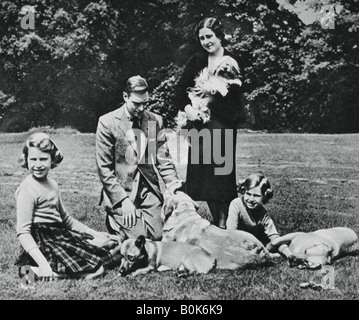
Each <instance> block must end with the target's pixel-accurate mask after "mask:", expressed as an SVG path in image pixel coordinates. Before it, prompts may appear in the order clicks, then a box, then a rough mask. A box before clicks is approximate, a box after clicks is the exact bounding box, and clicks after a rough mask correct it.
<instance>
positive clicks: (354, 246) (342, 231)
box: [271, 227, 359, 269]
mask: <svg viewBox="0 0 359 320" xmlns="http://www.w3.org/2000/svg"><path fill="white" fill-rule="evenodd" d="M282 244H287V245H288V247H289V250H290V251H291V253H292V255H291V256H290V257H289V258H288V260H289V264H290V266H298V267H299V268H309V269H316V268H320V267H322V266H323V265H326V264H331V263H332V260H335V259H339V258H341V257H343V256H346V255H355V254H358V253H359V245H358V236H357V235H356V233H355V232H354V231H353V230H352V229H350V228H345V227H337V228H329V229H320V230H317V231H314V232H308V233H306V232H294V233H289V234H286V235H284V236H282V237H279V238H276V239H275V240H273V241H272V242H271V245H272V246H274V247H279V246H280V245H282Z"/></svg>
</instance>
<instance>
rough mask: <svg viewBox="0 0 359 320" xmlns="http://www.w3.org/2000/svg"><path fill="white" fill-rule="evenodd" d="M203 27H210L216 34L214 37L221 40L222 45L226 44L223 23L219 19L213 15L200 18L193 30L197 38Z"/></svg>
mask: <svg viewBox="0 0 359 320" xmlns="http://www.w3.org/2000/svg"><path fill="white" fill-rule="evenodd" d="M203 28H207V29H211V30H212V31H213V32H214V34H215V35H216V37H217V38H218V39H220V40H221V42H222V46H225V45H227V40H226V35H225V33H224V31H223V25H222V23H221V21H219V20H218V19H216V18H213V17H209V18H205V19H203V20H201V21H200V22H199V24H198V25H197V27H196V30H195V35H196V38H197V39H198V40H199V31H200V30H201V29H203Z"/></svg>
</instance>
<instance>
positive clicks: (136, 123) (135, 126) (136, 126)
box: [131, 117, 141, 155]
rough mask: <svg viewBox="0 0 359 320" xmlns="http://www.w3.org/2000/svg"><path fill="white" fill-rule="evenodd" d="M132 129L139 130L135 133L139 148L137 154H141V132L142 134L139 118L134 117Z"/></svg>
mask: <svg viewBox="0 0 359 320" xmlns="http://www.w3.org/2000/svg"><path fill="white" fill-rule="evenodd" d="M131 121H132V129H138V130H136V131H135V139H136V146H137V154H138V155H140V154H141V132H140V119H139V118H138V117H132V119H131Z"/></svg>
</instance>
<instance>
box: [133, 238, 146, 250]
mask: <svg viewBox="0 0 359 320" xmlns="http://www.w3.org/2000/svg"><path fill="white" fill-rule="evenodd" d="M145 243H146V238H145V236H143V235H140V236H138V238H137V239H136V241H135V246H136V247H137V248H138V249H142V247H143V246H144V245H145Z"/></svg>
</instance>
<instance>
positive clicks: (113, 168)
mask: <svg viewBox="0 0 359 320" xmlns="http://www.w3.org/2000/svg"><path fill="white" fill-rule="evenodd" d="M125 108H126V107H125V105H123V106H122V107H120V108H119V109H116V110H114V111H112V112H109V113H107V114H105V115H103V116H101V117H100V119H99V121H98V126H97V132H96V162H97V168H98V173H99V177H100V180H101V182H102V184H103V187H104V191H105V193H106V195H107V197H108V198H109V200H110V203H111V205H112V208H113V207H114V206H116V204H118V203H120V202H122V201H123V200H124V199H125V198H126V197H130V200H131V201H134V197H135V195H136V194H137V193H138V185H139V181H138V180H139V179H138V178H139V175H141V176H142V177H143V178H144V179H146V181H147V182H148V184H149V186H150V187H151V188H152V189H153V192H154V193H155V194H156V195H157V196H158V198H159V199H160V200H161V201H162V200H163V196H162V193H161V190H160V186H159V180H158V175H157V172H158V173H159V175H160V176H161V177H162V179H163V180H164V182H165V184H166V185H167V184H168V183H170V182H172V181H174V180H177V179H178V177H177V172H176V168H175V166H174V163H173V161H172V158H171V156H170V153H169V149H168V146H167V139H166V135H165V132H164V130H162V129H163V120H162V117H161V116H159V115H156V114H154V113H152V112H150V111H147V110H145V111H144V113H143V115H142V117H141V126H140V129H141V130H139V131H140V132H141V134H142V136H143V135H144V136H145V138H146V141H147V145H146V148H141V149H142V152H141V154H140V156H139V153H140V152H139V151H138V150H137V145H136V141H135V139H134V131H135V132H136V130H133V129H132V122H131V121H130V120H129V119H128V116H127V113H126V111H125ZM161 130H162V131H161ZM138 133H139V132H138V131H137V134H138ZM142 146H143V143H142Z"/></svg>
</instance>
